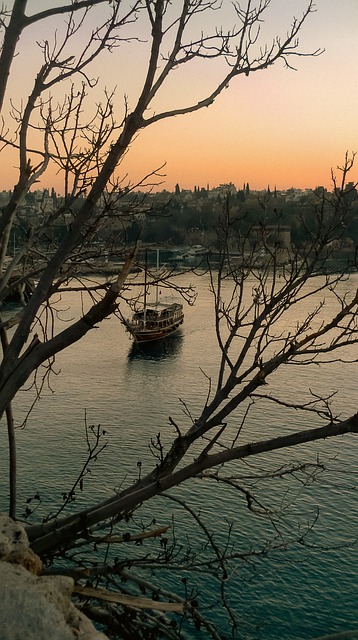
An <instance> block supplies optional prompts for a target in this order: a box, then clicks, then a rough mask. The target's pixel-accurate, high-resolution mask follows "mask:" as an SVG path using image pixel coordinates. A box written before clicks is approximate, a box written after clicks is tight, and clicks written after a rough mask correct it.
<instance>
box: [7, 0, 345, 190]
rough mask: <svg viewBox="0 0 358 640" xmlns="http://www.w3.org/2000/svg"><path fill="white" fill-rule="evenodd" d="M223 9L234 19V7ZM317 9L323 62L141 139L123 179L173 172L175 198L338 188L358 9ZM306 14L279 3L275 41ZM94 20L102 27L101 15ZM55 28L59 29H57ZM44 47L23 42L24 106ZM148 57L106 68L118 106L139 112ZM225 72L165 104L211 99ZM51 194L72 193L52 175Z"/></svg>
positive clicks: (271, 22)
mask: <svg viewBox="0 0 358 640" xmlns="http://www.w3.org/2000/svg"><path fill="white" fill-rule="evenodd" d="M52 4H57V2H55V0H52ZM223 4H224V18H225V13H226V12H227V13H226V16H229V10H230V11H231V8H230V7H231V2H230V1H229V0H224V3H223ZM315 4H316V13H314V14H313V15H311V16H310V18H309V19H308V21H307V23H306V24H305V26H304V28H303V30H302V33H301V37H300V42H301V49H302V50H303V51H306V52H307V51H313V50H315V49H317V48H319V47H321V48H324V49H325V52H324V53H323V54H322V55H321V56H320V57H318V58H296V59H295V60H294V64H295V66H296V67H297V71H290V70H287V69H286V68H284V65H283V63H282V62H279V63H278V64H277V65H276V66H274V67H271V68H269V69H268V70H265V71H263V72H258V73H256V74H252V75H250V76H249V77H240V78H238V79H237V81H236V82H233V83H232V85H230V87H229V88H228V89H227V90H225V91H224V92H223V94H222V95H221V96H219V98H218V99H217V101H216V102H215V104H214V105H213V106H211V107H210V108H208V109H205V110H203V111H200V112H196V113H195V114H190V115H187V116H179V117H176V118H175V119H170V120H166V121H164V122H161V123H157V124H154V125H153V126H151V127H150V128H148V129H147V130H144V131H143V132H141V133H140V134H139V136H138V138H137V139H136V140H135V142H134V143H133V144H132V146H131V149H130V151H129V153H128V154H127V156H126V158H125V160H124V162H123V164H122V165H121V171H122V172H123V173H126V174H128V176H129V178H130V179H131V181H132V182H136V181H138V180H140V178H141V177H142V176H143V175H146V174H148V173H149V172H150V171H151V170H153V169H156V168H157V167H160V166H161V165H163V164H164V163H166V165H165V168H164V169H163V170H162V173H163V174H165V176H163V178H162V184H161V185H160V186H159V187H158V188H159V189H163V188H165V189H168V190H173V189H174V186H175V184H176V183H179V185H180V187H181V188H184V189H193V188H194V186H195V185H198V186H206V185H207V184H209V186H210V187H214V186H217V185H218V184H220V183H228V182H233V183H234V184H236V185H237V186H238V187H241V186H242V185H243V183H244V182H245V183H246V182H249V183H250V187H251V188H252V189H263V188H265V187H267V185H270V187H271V188H272V187H274V186H276V187H277V188H278V189H286V188H289V187H291V186H294V187H297V188H305V187H309V188H314V187H316V186H317V185H325V186H327V187H329V186H330V184H331V182H330V171H331V168H332V167H333V168H334V169H335V168H336V167H337V165H340V164H342V162H343V160H344V155H345V153H346V151H358V117H357V105H358V78H357V72H358V38H357V25H358V0H340V1H339V2H337V0H316V2H315ZM33 6H34V7H38V2H34V3H33ZM304 6H306V2H305V0H272V4H271V8H270V14H269V15H268V22H267V25H266V26H265V27H264V30H265V29H266V32H267V40H268V41H270V37H271V36H272V35H273V34H274V33H276V34H282V35H285V32H286V29H287V27H288V26H289V25H290V22H291V19H292V16H294V15H296V16H300V15H301V13H302V10H303V8H304ZM203 15H204V14H203ZM97 17H98V16H97ZM92 19H93V20H96V15H95V14H94V16H93V18H92ZM47 26H48V28H49V30H50V27H51V26H55V25H54V24H50V23H49V24H48V25H47ZM56 26H57V25H56ZM37 29H38V27H37ZM34 35H35V38H34ZM44 35H45V34H44ZM42 37H44V36H42ZM36 38H39V35H38V33H35V34H34V31H31V30H29V32H28V33H27V34H26V35H24V36H23V38H22V39H21V42H20V45H19V52H20V55H19V56H18V58H17V59H16V63H15V64H14V67H13V74H12V80H11V84H10V86H9V89H10V91H9V95H10V94H11V95H12V96H15V100H16V99H17V100H20V98H21V93H22V92H23V95H24V96H25V97H26V96H27V95H28V93H29V89H30V86H31V77H33V74H34V70H35V69H36V61H37V60H38V56H37V54H36V45H35V42H34V41H35V40H36ZM145 51H146V45H145V43H142V44H130V45H126V46H124V47H123V48H121V49H120V50H118V51H116V52H114V53H113V54H112V55H111V56H110V57H108V56H107V58H105V59H104V60H102V61H101V62H97V63H96V66H95V69H94V75H99V76H100V83H99V87H98V90H99V89H100V88H103V87H104V86H106V87H107V88H112V87H114V86H117V95H118V105H122V104H123V95H124V94H126V95H127V96H128V100H129V104H130V105H133V104H134V103H135V99H136V97H137V95H138V91H139V88H140V81H141V78H142V77H143V74H144V69H145ZM24 70H25V73H24ZM217 72H218V68H215V67H214V68H213V71H212V72H208V71H207V70H206V68H205V69H204V68H203V67H201V66H200V65H198V64H197V65H195V67H194V68H193V69H192V70H191V71H190V73H186V74H185V76H184V75H181V74H180V73H176V75H175V76H174V78H173V79H172V80H171V81H170V82H169V83H168V87H167V89H166V91H165V92H163V94H162V96H161V102H160V105H163V104H165V105H171V106H174V105H182V104H186V103H187V102H189V101H190V102H192V101H195V100H198V99H200V98H202V97H204V96H205V93H206V91H207V90H208V88H209V87H211V86H213V84H212V83H213V82H214V81H215V74H216V73H217ZM158 106H159V103H158ZM5 116H6V112H5ZM15 166H16V157H15V155H14V153H11V154H10V153H9V154H4V153H2V154H1V156H0V169H1V178H2V180H1V182H2V184H1V185H0V189H1V188H2V189H8V188H12V187H13V185H14V182H15V180H16V169H15V168H14V167H15ZM357 166H358V165H357ZM355 173H356V174H358V171H356V172H355ZM352 179H357V175H354V176H353V175H352ZM42 186H46V187H51V186H55V188H56V189H57V190H58V191H60V192H61V191H62V190H63V189H62V184H61V182H60V181H59V179H58V178H57V177H56V175H55V174H54V173H51V172H49V173H48V174H47V175H46V178H45V180H44V183H43V185H42Z"/></svg>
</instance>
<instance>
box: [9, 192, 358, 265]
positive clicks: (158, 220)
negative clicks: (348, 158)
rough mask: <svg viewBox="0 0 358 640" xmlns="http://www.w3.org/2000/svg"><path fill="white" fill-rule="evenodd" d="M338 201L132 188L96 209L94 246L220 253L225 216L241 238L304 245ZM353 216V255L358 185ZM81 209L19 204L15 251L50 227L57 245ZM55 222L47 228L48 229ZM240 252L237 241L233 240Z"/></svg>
mask: <svg viewBox="0 0 358 640" xmlns="http://www.w3.org/2000/svg"><path fill="white" fill-rule="evenodd" d="M10 195H11V194H10V192H9V191H2V192H0V207H2V206H4V205H6V203H7V202H8V200H9V196H10ZM331 196H332V194H331V193H329V192H327V190H326V189H325V188H324V187H317V188H316V189H313V190H312V189H295V188H291V189H287V190H285V191H281V190H277V189H276V188H273V189H271V188H270V187H267V189H265V190H263V191H254V190H252V189H251V188H250V185H249V183H244V184H243V186H242V188H237V187H236V186H235V185H234V184H232V183H230V184H220V185H219V186H218V187H214V188H209V186H207V187H200V186H195V187H194V189H193V190H188V189H181V188H180V186H179V184H177V185H176V187H175V190H174V191H173V192H169V191H166V190H162V191H160V192H151V193H147V194H144V193H143V192H138V191H136V192H134V191H131V190H130V189H125V190H123V191H117V192H113V193H111V194H105V195H104V196H102V199H101V201H100V202H99V204H98V220H97V222H98V224H97V225H96V233H95V238H94V241H95V242H98V243H99V244H102V243H103V242H105V243H106V244H107V245H108V246H109V244H110V245H111V246H112V247H115V246H116V245H118V246H119V245H121V246H123V242H126V243H128V242H133V241H134V240H136V239H137V238H138V237H139V236H140V238H141V241H142V242H143V243H151V244H157V245H163V246H167V247H187V248H188V250H190V248H193V247H194V248H195V247H197V248H198V247H203V248H205V249H206V250H209V249H211V250H215V248H216V247H217V242H218V227H219V226H220V220H221V219H222V216H223V212H224V211H225V210H226V211H229V215H230V217H231V219H232V220H235V221H236V225H237V226H238V228H239V229H240V231H241V234H242V235H245V234H247V233H251V234H255V228H256V229H257V228H258V227H261V228H262V227H263V226H264V227H265V228H266V229H267V236H266V237H267V241H268V242H270V234H271V235H272V237H274V238H275V242H277V238H278V235H277V233H274V234H273V229H276V230H277V229H278V230H279V242H280V243H281V244H282V246H284V247H289V246H290V245H291V244H294V245H295V246H299V245H300V244H303V243H304V242H305V240H306V239H307V234H309V232H310V228H311V227H312V225H314V220H315V211H317V209H318V208H319V207H321V206H322V202H323V201H324V200H325V199H326V200H327V201H329V198H330V197H331ZM341 197H342V203H343V205H344V206H345V207H346V209H347V210H348V211H349V215H348V217H347V216H346V217H345V220H347V222H345V228H344V229H343V232H342V234H341V246H340V248H341V249H342V250H348V251H351V250H352V249H353V248H354V247H355V246H357V244H358V195H357V190H356V188H355V185H354V184H353V183H348V184H347V185H346V187H345V189H344V192H343V194H341ZM80 206H81V197H79V198H77V199H74V200H72V201H71V200H70V199H66V198H64V197H62V196H59V195H58V194H57V193H56V192H55V190H54V189H53V188H52V189H51V190H49V189H43V190H34V191H31V192H29V193H28V194H27V195H26V196H25V199H24V201H23V203H22V204H21V205H20V206H19V208H18V212H17V219H16V224H15V225H14V227H13V229H12V231H11V237H10V243H9V247H10V249H9V253H11V251H12V250H13V251H15V249H16V247H19V246H21V244H23V243H24V241H25V240H26V238H28V237H29V234H31V233H32V231H33V230H34V229H38V228H39V227H40V226H45V228H46V233H45V234H44V235H43V243H46V244H47V246H49V245H50V244H51V241H56V242H58V241H59V240H60V239H61V238H62V237H63V236H64V234H65V233H66V230H67V229H68V227H69V225H71V222H72V220H73V218H74V216H75V215H76V212H77V211H78V209H79V208H80ZM47 221H48V222H51V223H50V224H48V225H46V223H47ZM229 242H231V243H232V246H231V247H230V248H231V249H232V250H233V251H235V243H237V239H236V238H235V236H233V237H232V238H229Z"/></svg>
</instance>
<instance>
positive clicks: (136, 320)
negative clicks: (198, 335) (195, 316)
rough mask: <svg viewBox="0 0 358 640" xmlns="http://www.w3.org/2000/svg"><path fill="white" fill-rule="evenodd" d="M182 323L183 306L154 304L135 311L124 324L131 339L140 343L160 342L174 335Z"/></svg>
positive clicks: (174, 303) (178, 303) (178, 304)
mask: <svg viewBox="0 0 358 640" xmlns="http://www.w3.org/2000/svg"><path fill="white" fill-rule="evenodd" d="M183 322H184V311H183V305H182V304H181V303H180V302H173V303H171V304H165V303H163V302H155V303H153V304H149V305H146V306H145V307H144V309H142V310H141V311H136V312H135V313H134V314H133V316H132V319H131V320H127V321H126V322H125V325H126V328H127V329H128V331H129V332H130V333H131V335H132V336H133V338H134V339H135V340H136V341H137V342H140V343H143V342H153V341H154V340H161V339H162V338H166V337H167V336H170V335H172V334H173V333H175V332H176V331H177V330H178V329H179V328H180V326H181V325H182V324H183Z"/></svg>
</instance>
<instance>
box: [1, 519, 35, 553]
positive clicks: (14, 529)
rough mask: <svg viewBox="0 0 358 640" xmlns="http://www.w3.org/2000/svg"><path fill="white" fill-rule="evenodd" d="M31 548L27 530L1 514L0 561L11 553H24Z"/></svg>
mask: <svg viewBox="0 0 358 640" xmlns="http://www.w3.org/2000/svg"><path fill="white" fill-rule="evenodd" d="M28 548H29V541H28V538H27V535H26V532H25V529H24V528H23V527H22V526H21V524H19V523H18V522H14V521H13V520H11V518H9V516H8V515H6V514H5V513H0V559H1V558H3V557H4V556H7V555H9V554H10V553H13V552H16V553H24V552H25V551H26V550H27V549H28Z"/></svg>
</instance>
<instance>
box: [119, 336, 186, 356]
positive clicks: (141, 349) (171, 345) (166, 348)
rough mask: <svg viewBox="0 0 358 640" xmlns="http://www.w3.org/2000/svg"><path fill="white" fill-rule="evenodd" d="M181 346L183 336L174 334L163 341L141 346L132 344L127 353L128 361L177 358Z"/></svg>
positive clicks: (146, 343)
mask: <svg viewBox="0 0 358 640" xmlns="http://www.w3.org/2000/svg"><path fill="white" fill-rule="evenodd" d="M182 345H183V335H182V334H181V333H176V334H175V335H173V336H168V337H167V338H165V339H163V340H156V341H155V342H144V343H143V344H137V343H135V342H133V343H132V346H131V348H130V351H129V353H128V359H129V360H166V359H168V358H173V357H175V356H178V355H179V353H180V352H181V349H182Z"/></svg>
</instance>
